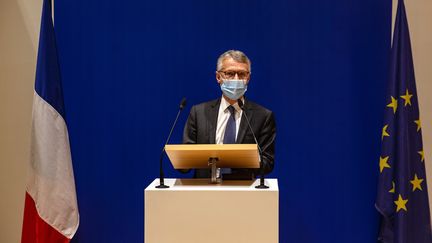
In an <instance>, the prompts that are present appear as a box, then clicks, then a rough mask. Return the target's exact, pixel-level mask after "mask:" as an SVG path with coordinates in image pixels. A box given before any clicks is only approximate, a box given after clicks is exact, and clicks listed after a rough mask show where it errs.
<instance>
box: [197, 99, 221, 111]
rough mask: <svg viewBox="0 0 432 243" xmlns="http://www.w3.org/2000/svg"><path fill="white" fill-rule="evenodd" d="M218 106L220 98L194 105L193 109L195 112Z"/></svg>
mask: <svg viewBox="0 0 432 243" xmlns="http://www.w3.org/2000/svg"><path fill="white" fill-rule="evenodd" d="M219 104H220V98H219V99H214V100H210V101H206V102H202V103H199V104H196V105H194V106H193V108H194V109H197V110H206V109H209V108H212V107H215V106H217V105H219Z"/></svg>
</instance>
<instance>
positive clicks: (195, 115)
mask: <svg viewBox="0 0 432 243" xmlns="http://www.w3.org/2000/svg"><path fill="white" fill-rule="evenodd" d="M220 102H221V98H219V99H217V100H212V101H209V102H205V103H201V104H198V105H195V106H193V107H192V108H191V111H190V114H189V117H188V120H187V122H186V125H185V128H184V132H183V143H186V144H214V143H216V124H217V119H218V113H219V105H220ZM245 112H246V114H247V116H248V118H249V121H250V124H251V127H252V129H253V131H254V133H255V135H256V137H257V140H258V143H259V145H260V147H261V149H262V160H263V165H264V172H265V174H268V173H270V172H271V171H272V170H273V167H274V153H275V138H276V124H275V119H274V116H273V112H272V111H270V110H268V109H266V108H264V107H262V106H260V105H258V104H256V103H253V102H251V101H249V100H247V99H245V102H244V112H243V116H242V119H241V122H240V128H239V130H238V134H237V141H236V143H244V144H253V143H255V140H254V138H253V135H252V132H251V131H250V130H249V128H248V125H247V122H246V118H245V116H244V113H245ZM256 176H259V169H235V168H233V169H232V174H230V175H226V176H225V175H224V178H226V179H252V178H254V177H256ZM194 177H197V178H209V177H210V170H209V169H196V170H195V174H194Z"/></svg>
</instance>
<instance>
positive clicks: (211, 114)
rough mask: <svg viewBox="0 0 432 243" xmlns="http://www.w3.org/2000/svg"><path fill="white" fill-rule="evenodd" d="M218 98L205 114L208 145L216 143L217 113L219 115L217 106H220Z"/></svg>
mask: <svg viewBox="0 0 432 243" xmlns="http://www.w3.org/2000/svg"><path fill="white" fill-rule="evenodd" d="M220 101H221V100H220V98H219V99H217V100H215V101H214V102H212V103H211V104H210V107H209V109H208V110H207V111H206V112H207V117H208V120H207V129H208V131H207V134H208V135H209V143H210V144H215V143H216V126H217V119H218V113H219V106H220Z"/></svg>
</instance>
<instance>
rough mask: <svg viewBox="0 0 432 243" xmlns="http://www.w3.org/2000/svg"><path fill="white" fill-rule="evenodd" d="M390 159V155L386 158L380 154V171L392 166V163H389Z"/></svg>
mask: <svg viewBox="0 0 432 243" xmlns="http://www.w3.org/2000/svg"><path fill="white" fill-rule="evenodd" d="M388 159H389V156H387V157H384V158H383V157H381V156H380V161H379V167H380V173H382V171H383V170H384V168H391V167H390V165H389V164H388V163H387V161H388Z"/></svg>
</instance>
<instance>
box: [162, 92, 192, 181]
mask: <svg viewBox="0 0 432 243" xmlns="http://www.w3.org/2000/svg"><path fill="white" fill-rule="evenodd" d="M185 106H186V97H183V99H182V100H181V101H180V106H179V110H178V112H177V116H176V118H175V120H174V123H173V125H172V127H171V131H170V132H169V134H168V137H167V140H166V141H165V144H164V146H163V148H162V152H161V155H160V159H159V173H160V176H159V185H158V186H156V188H160V189H164V188H169V186H167V185H165V184H164V178H165V175H164V171H163V166H162V160H163V155H164V153H165V146H166V145H167V144H168V142H169V139H170V138H171V134H172V132H173V131H174V127H175V125H176V124H177V120H178V118H179V116H180V113H181V111H182V110H183V108H185Z"/></svg>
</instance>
